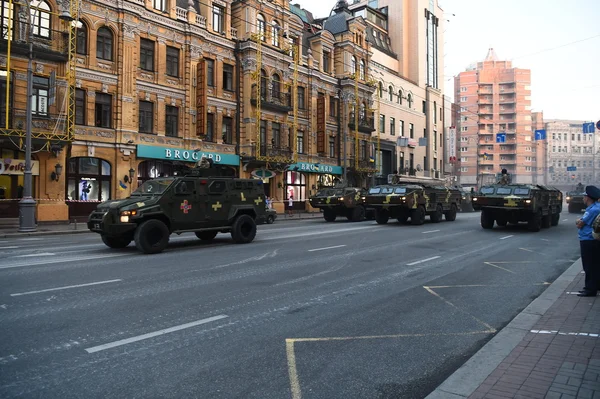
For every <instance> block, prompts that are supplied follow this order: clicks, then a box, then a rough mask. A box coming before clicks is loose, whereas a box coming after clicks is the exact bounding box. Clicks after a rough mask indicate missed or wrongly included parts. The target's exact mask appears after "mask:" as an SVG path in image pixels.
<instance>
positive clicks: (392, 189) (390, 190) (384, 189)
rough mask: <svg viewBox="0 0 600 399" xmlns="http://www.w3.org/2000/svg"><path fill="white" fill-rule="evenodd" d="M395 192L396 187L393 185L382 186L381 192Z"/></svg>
mask: <svg viewBox="0 0 600 399" xmlns="http://www.w3.org/2000/svg"><path fill="white" fill-rule="evenodd" d="M393 192H394V188H393V187H382V188H381V193H382V194H392V193H393Z"/></svg>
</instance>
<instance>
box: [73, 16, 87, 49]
mask: <svg viewBox="0 0 600 399" xmlns="http://www.w3.org/2000/svg"><path fill="white" fill-rule="evenodd" d="M87 40H88V28H87V25H86V24H84V23H83V22H82V23H81V26H80V27H78V28H77V42H76V44H75V48H76V51H77V54H81V55H86V54H87Z"/></svg>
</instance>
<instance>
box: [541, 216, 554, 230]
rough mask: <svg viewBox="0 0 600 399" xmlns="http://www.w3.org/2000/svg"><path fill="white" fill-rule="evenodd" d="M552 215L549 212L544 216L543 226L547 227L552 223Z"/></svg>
mask: <svg viewBox="0 0 600 399" xmlns="http://www.w3.org/2000/svg"><path fill="white" fill-rule="evenodd" d="M551 218H552V215H550V214H547V215H543V216H542V228H544V229H547V228H549V227H550V226H551V224H552V219H551Z"/></svg>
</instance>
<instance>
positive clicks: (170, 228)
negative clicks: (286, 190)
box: [87, 158, 266, 254]
mask: <svg viewBox="0 0 600 399" xmlns="http://www.w3.org/2000/svg"><path fill="white" fill-rule="evenodd" d="M220 168H222V166H219V165H213V164H212V161H211V160H208V159H205V158H203V159H202V160H200V161H199V162H198V165H197V166H196V167H195V168H193V169H191V170H190V171H189V172H188V173H185V174H183V175H181V176H174V177H166V178H158V179H153V180H149V181H146V182H145V183H143V184H142V185H141V186H140V187H138V189H137V190H135V191H134V192H132V193H131V195H130V196H129V197H127V198H125V199H121V200H112V201H105V202H103V203H101V204H99V205H98V207H97V209H96V210H95V211H94V212H92V213H91V214H90V216H89V218H88V222H87V225H88V228H89V229H90V230H91V231H93V232H95V233H98V234H100V236H101V237H102V241H103V242H104V244H106V245H107V246H108V247H110V248H124V247H127V246H128V245H129V244H130V243H131V241H135V245H136V247H137V248H138V249H139V250H140V251H142V252H143V253H146V254H153V253H159V252H162V251H163V250H164V249H165V248H166V247H167V245H168V243H169V236H170V235H171V234H172V233H175V234H181V233H187V232H194V233H195V234H196V236H197V237H198V238H200V239H201V240H206V241H210V240H212V239H214V238H215V237H216V235H217V234H218V233H231V237H232V238H233V241H234V242H236V243H239V244H244V243H249V242H252V241H253V240H254V237H255V236H256V220H265V219H266V215H265V213H266V209H265V196H264V188H263V186H262V180H256V179H238V178H232V177H225V173H222V170H221V169H220Z"/></svg>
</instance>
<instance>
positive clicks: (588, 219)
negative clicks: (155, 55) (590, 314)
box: [575, 186, 600, 296]
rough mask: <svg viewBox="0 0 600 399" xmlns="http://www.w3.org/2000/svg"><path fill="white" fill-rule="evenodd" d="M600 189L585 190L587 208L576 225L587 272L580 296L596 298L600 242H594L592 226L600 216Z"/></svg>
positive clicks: (588, 188) (599, 265) (599, 274)
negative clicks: (599, 200)
mask: <svg viewBox="0 0 600 399" xmlns="http://www.w3.org/2000/svg"><path fill="white" fill-rule="evenodd" d="M598 199H600V189H599V188H598V187H595V186H587V187H586V188H585V196H584V197H583V203H584V204H585V206H586V207H587V208H586V210H585V213H584V214H583V216H582V217H581V219H577V221H576V222H575V224H576V225H577V228H578V229H579V246H580V248H581V263H583V271H584V272H585V287H584V288H583V290H582V291H579V294H577V295H578V296H596V294H597V293H598V289H600V287H599V286H598V280H599V279H600V241H598V240H594V237H593V235H592V233H593V228H592V225H593V223H594V220H596V217H597V216H598V215H600V203H599V202H598Z"/></svg>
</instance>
